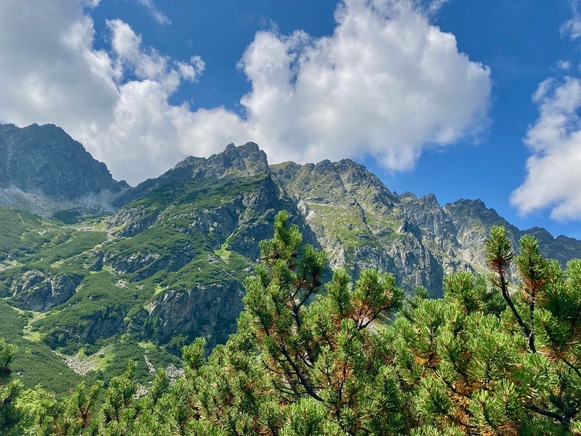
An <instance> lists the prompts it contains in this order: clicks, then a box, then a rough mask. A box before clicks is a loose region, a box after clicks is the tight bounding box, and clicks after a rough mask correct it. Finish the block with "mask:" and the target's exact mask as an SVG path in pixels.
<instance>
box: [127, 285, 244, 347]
mask: <svg viewBox="0 0 581 436" xmlns="http://www.w3.org/2000/svg"><path fill="white" fill-rule="evenodd" d="M242 296H243V291H242V289H241V288H240V283H237V282H227V281H226V282H223V283H214V284H207V285H199V286H197V287H196V288H195V289H190V290H188V291H175V290H168V291H166V292H164V293H163V294H162V295H160V296H159V297H158V298H156V299H154V300H153V301H152V302H151V303H150V304H149V305H148V306H147V307H146V308H145V309H144V310H142V311H141V312H140V313H139V315H138V316H136V317H134V318H133V320H132V323H131V324H130V325H129V327H128V329H129V331H130V332H131V331H138V332H139V333H140V334H143V333H144V332H145V334H148V333H149V335H151V337H152V338H153V339H154V340H156V341H159V342H167V341H168V340H169V339H170V338H172V337H174V336H180V335H181V336H184V337H186V338H187V339H188V341H191V340H193V339H194V338H195V337H196V336H203V337H206V338H208V339H209V341H208V345H209V346H210V347H214V346H216V345H218V344H221V343H224V342H226V340H227V339H228V336H229V335H230V334H232V333H233V332H234V331H235V323H233V322H232V320H235V319H236V318H237V317H238V315H239V314H240V312H241V311H242ZM194 332H195V334H194Z"/></svg>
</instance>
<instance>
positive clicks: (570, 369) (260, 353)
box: [0, 212, 581, 435]
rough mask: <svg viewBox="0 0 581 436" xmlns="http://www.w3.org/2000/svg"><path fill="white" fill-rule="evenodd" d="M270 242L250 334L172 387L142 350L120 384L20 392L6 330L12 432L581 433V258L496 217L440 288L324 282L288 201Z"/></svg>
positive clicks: (376, 276)
mask: <svg viewBox="0 0 581 436" xmlns="http://www.w3.org/2000/svg"><path fill="white" fill-rule="evenodd" d="M260 249H261V253H262V262H261V264H260V265H259V266H258V267H257V269H256V271H255V274H254V275H253V276H251V277H248V278H247V280H246V296H245V298H244V310H243V312H242V313H241V315H240V318H239V321H238V330H237V332H236V333H235V334H233V335H232V336H231V337H230V339H229V340H228V342H227V343H226V344H225V345H220V346H218V347H216V348H215V349H214V350H212V351H211V353H209V355H206V349H205V342H204V340H203V339H198V340H196V341H195V342H194V343H192V344H191V345H188V346H186V347H184V348H183V350H182V358H183V362H184V365H185V373H184V376H183V377H182V378H180V379H178V380H177V381H176V382H175V383H173V384H172V383H170V380H169V378H168V376H167V375H166V373H165V371H164V370H158V373H157V377H156V379H155V381H154V382H153V383H152V385H151V386H149V387H148V389H147V391H146V392H144V393H141V394H140V395H138V394H137V392H138V386H137V385H136V383H135V381H134V377H133V371H134V365H133V364H132V363H131V362H130V363H129V365H128V368H127V371H126V372H125V373H124V374H123V375H121V376H119V377H115V378H114V379H112V380H111V381H110V382H109V383H108V385H107V386H104V385H103V383H97V384H95V385H93V386H90V387H87V386H85V385H84V384H81V385H79V386H78V388H77V390H76V391H75V392H74V393H72V394H71V395H70V396H69V397H68V398H66V399H64V400H57V399H56V398H55V396H54V394H51V393H50V392H47V391H46V390H42V389H40V388H37V389H32V390H24V391H23V390H22V389H21V386H20V385H19V383H18V381H17V380H16V381H15V380H13V377H12V375H11V374H10V371H9V369H8V367H9V364H10V361H11V356H13V355H14V352H15V351H16V350H14V348H13V347H12V348H11V347H10V345H8V344H6V343H5V342H3V341H1V342H0V370H2V373H1V374H0V375H1V377H2V378H0V385H1V386H0V426H1V427H2V431H3V433H6V434H10V432H12V433H14V434H59V435H72V434H115V435H121V434H178V435H179V434H182V435H198V434H199V435H202V434H204V435H207V434H208V435H245V434H264V435H314V434H322V435H360V434H361V435H370V434H371V435H373V434H377V435H389V434H393V435H400V434H414V435H441V434H447V435H459V434H482V435H492V434H498V435H511V434H514V435H518V434H579V433H581V423H580V422H579V419H578V413H579V408H580V406H581V260H574V261H571V262H569V264H568V265H567V267H566V268H565V269H564V270H563V269H561V267H560V266H559V265H558V263H557V262H556V261H552V260H548V259H545V258H544V257H543V256H542V255H541V254H540V251H539V247H538V244H537V242H536V241H535V239H534V238H531V237H528V236H525V237H523V238H522V239H521V241H520V247H519V249H518V250H513V247H512V246H511V243H510V240H509V238H508V236H507V234H506V231H505V229H504V228H501V227H495V228H493V229H492V231H491V232H490V237H489V239H488V241H487V243H486V252H487V255H486V262H487V264H488V266H489V269H490V273H489V274H485V275H478V274H473V273H471V272H458V273H456V274H453V275H450V276H448V277H446V279H445V282H444V290H445V292H444V298H443V299H439V300H430V299H428V298H427V297H426V292H425V290H423V289H418V290H417V291H416V293H415V295H412V296H407V297H404V293H403V291H402V290H401V289H399V288H398V287H397V286H396V283H395V279H394V277H393V276H392V275H390V274H380V273H378V272H377V271H375V270H367V271H364V272H362V273H361V274H360V276H359V277H358V278H357V280H353V279H352V278H351V277H350V276H349V274H348V273H347V272H346V271H345V270H342V269H339V270H337V271H334V273H333V275H332V278H330V279H329V280H328V281H327V282H326V283H325V280H324V277H326V275H325V268H326V257H325V254H324V253H322V252H320V251H317V250H316V249H315V248H314V247H312V246H310V245H304V244H303V243H302V236H301V234H300V231H299V229H298V227H297V226H296V225H290V224H289V215H288V213H286V212H281V213H279V214H278V215H277V217H276V221H275V225H274V236H273V238H272V239H270V240H268V241H263V242H262V243H261V244H260ZM515 251H517V252H518V254H515ZM514 271H516V273H517V276H518V280H512V279H511V277H513V274H512V272H514ZM511 280H512V281H511Z"/></svg>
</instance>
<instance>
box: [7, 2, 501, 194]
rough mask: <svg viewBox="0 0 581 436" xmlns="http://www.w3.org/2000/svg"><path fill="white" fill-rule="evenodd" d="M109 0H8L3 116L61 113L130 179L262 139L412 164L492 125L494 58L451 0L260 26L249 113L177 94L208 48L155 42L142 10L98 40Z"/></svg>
mask: <svg viewBox="0 0 581 436" xmlns="http://www.w3.org/2000/svg"><path fill="white" fill-rule="evenodd" d="M140 2H141V3H142V4H143V5H144V6H146V7H148V8H151V9H150V10H151V12H152V14H153V12H157V13H158V14H159V17H160V18H156V20H158V22H159V23H160V24H166V25H169V19H168V18H167V17H165V15H163V14H162V13H161V12H159V11H158V10H157V9H155V7H154V6H153V3H152V2H151V1H145V0H140ZM98 3H99V2H98V1H94V0H92V1H87V0H84V1H80V0H62V1H61V2H59V3H58V6H55V4H54V3H52V2H45V1H41V0H35V1H31V2H22V1H20V0H5V1H3V2H2V3H0V76H2V78H3V81H4V86H3V87H1V88H0V122H13V123H16V124H18V125H26V124H30V123H32V122H37V123H46V122H51V123H55V124H58V125H60V126H62V127H63V128H64V129H65V130H67V131H68V132H69V133H70V134H71V135H72V136H73V137H75V139H78V140H79V141H81V142H82V143H83V144H84V145H85V146H86V147H87V149H88V150H89V151H90V152H91V153H92V154H93V155H94V156H95V157H96V158H98V159H100V160H102V161H104V162H105V163H107V165H108V166H109V168H110V169H111V171H112V173H113V175H114V176H115V177H116V178H125V179H127V180H128V181H129V182H130V183H137V182H139V181H142V180H143V179H144V178H146V177H154V176H157V175H159V174H160V173H161V172H163V171H164V170H166V169H168V168H169V167H171V166H173V165H174V164H175V163H177V161H178V160H180V159H182V158H183V157H185V156H187V155H190V154H191V155H196V156H207V155H209V154H212V153H216V152H219V151H221V150H223V148H224V147H225V145H226V144H228V143H229V142H234V143H238V144H239V143H244V142H246V141H248V140H253V141H255V142H258V143H259V145H260V146H261V147H262V148H263V149H264V150H265V151H266V152H267V153H268V154H269V158H270V160H271V161H272V162H276V161H282V160H291V159H292V160H295V161H298V162H306V161H319V160H322V159H339V158H343V157H362V156H366V155H367V156H372V157H374V158H376V159H377V160H379V162H380V163H381V164H382V165H384V166H385V167H386V168H389V169H393V170H403V169H409V168H412V167H413V165H414V163H415V161H416V160H417V159H418V157H419V156H420V155H421V153H422V152H423V151H424V150H426V149H427V148H430V147H443V146H446V145H448V144H452V143H454V142H457V141H458V140H460V139H461V138H465V137H471V136H473V135H477V134H478V133H480V132H481V131H482V129H484V128H485V127H486V125H487V119H486V111H487V108H488V105H489V99H490V87H491V84H490V77H489V70H488V69H487V68H486V67H485V66H483V65H481V64H479V63H475V62H472V61H470V60H469V59H468V57H467V56H466V55H465V54H462V53H459V52H458V48H457V46H456V41H455V38H454V36H453V35H451V34H448V33H444V32H442V31H441V30H440V29H438V28H437V27H435V26H433V25H431V24H430V22H429V18H428V17H429V16H430V14H432V13H435V11H436V10H437V9H438V8H439V7H440V6H441V5H442V4H443V3H444V1H442V0H439V1H438V0H436V1H432V2H428V3H423V6H422V7H420V6H419V5H418V4H417V3H415V2H412V1H411V0H410V1H406V0H402V1H395V0H344V1H342V2H340V3H339V5H338V7H337V11H336V15H335V18H336V28H335V31H334V33H333V34H332V35H330V36H328V37H324V38H312V37H310V36H309V35H307V34H306V33H304V32H301V31H297V32H294V33H293V34H291V35H280V34H278V33H277V32H275V31H263V32H259V33H257V34H256V36H255V38H254V40H253V41H252V43H251V44H250V45H249V46H248V47H247V49H246V51H245V52H244V53H243V54H242V58H241V59H240V62H239V68H240V69H241V71H243V72H244V74H245V75H246V76H247V78H248V80H249V82H250V85H251V90H250V91H249V92H248V93H247V94H246V95H243V96H241V100H240V103H241V106H242V108H243V115H240V114H239V113H236V112H234V111H232V110H229V109H227V108H224V107H217V108H192V107H190V106H189V105H188V104H187V103H183V104H180V105H175V104H171V103H170V97H175V96H176V95H177V96H179V88H180V86H181V85H182V84H183V83H184V82H196V81H197V80H198V78H199V77H200V75H201V74H202V73H203V70H204V62H203V60H202V59H200V58H199V57H197V56H195V55H194V54H193V55H192V57H191V58H190V59H188V60H175V59H171V58H169V57H167V56H165V55H163V54H161V53H159V52H157V51H156V50H155V49H154V48H151V47H145V46H144V45H143V44H142V41H141V37H140V35H138V34H136V33H135V32H134V30H133V29H132V28H131V26H130V25H129V24H128V23H125V22H123V21H121V20H118V19H114V20H110V21H108V22H107V29H108V35H106V37H107V40H108V41H109V47H108V48H107V50H97V49H95V45H96V44H95V41H96V38H97V35H95V31H94V27H93V21H92V19H91V16H90V13H91V8H93V7H98ZM154 17H155V14H154ZM163 17H165V20H164V19H163ZM174 100H175V99H174Z"/></svg>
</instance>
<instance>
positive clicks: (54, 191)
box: [0, 124, 128, 215]
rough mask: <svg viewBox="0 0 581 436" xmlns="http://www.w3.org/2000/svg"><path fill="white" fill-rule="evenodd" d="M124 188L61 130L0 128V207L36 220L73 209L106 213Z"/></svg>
mask: <svg viewBox="0 0 581 436" xmlns="http://www.w3.org/2000/svg"><path fill="white" fill-rule="evenodd" d="M126 188H128V185H127V184H126V183H125V182H117V181H116V180H114V179H113V177H112V176H111V173H110V172H109V170H108V169H107V166H106V165H105V164H104V163H102V162H99V161H97V160H95V159H94V158H93V157H92V156H91V154H90V153H89V152H87V151H86V150H85V148H84V147H83V146H82V145H81V144H80V143H79V142H77V141H75V140H74V139H73V138H71V137H70V136H69V135H68V134H67V133H66V132H65V131H64V130H63V129H61V128H60V127H57V126H55V125H53V124H45V125H42V126H39V125H38V124H32V125H30V126H28V127H24V128H19V127H17V126H15V125H13V124H8V125H0V204H6V205H10V206H16V207H20V208H23V209H28V210H30V211H32V212H34V213H37V214H39V215H46V214H47V213H48V214H50V213H52V212H54V211H56V210H58V209H67V208H75V207H83V208H89V209H91V208H93V209H95V210H96V209H99V210H108V209H110V204H109V203H110V201H111V199H112V198H113V197H115V196H116V195H117V194H119V193H120V192H122V191H123V190H124V189H126ZM39 205H41V206H39Z"/></svg>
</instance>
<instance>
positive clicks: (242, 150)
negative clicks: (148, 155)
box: [115, 142, 271, 206]
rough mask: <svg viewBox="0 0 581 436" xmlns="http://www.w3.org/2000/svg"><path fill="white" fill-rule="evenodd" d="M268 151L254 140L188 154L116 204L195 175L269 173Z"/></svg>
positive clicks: (220, 176)
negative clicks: (207, 154) (204, 153)
mask: <svg viewBox="0 0 581 436" xmlns="http://www.w3.org/2000/svg"><path fill="white" fill-rule="evenodd" d="M270 173H271V170H270V167H269V165H268V160H267V157H266V153H265V152H264V151H262V150H261V149H260V148H259V147H258V145H257V144H255V143H254V142H248V143H246V144H244V145H240V146H236V145H234V144H228V146H226V149H225V150H224V151H223V152H221V153H217V154H213V155H212V156H210V157H208V158H205V157H193V156H189V157H187V158H186V159H184V160H183V161H181V162H179V163H178V164H177V165H176V166H175V167H174V168H172V169H170V170H169V171H167V172H165V173H164V174H162V175H161V176H160V177H158V178H156V179H148V180H146V181H145V182H143V183H140V184H139V185H138V186H137V187H136V188H134V189H131V190H130V191H128V192H127V193H125V194H124V195H123V196H121V197H119V199H117V200H116V202H115V205H116V206H123V205H125V204H127V203H129V202H131V201H133V200H135V199H137V198H139V197H141V196H143V195H146V194H147V193H149V192H151V191H153V190H155V189H157V188H160V187H162V186H168V185H171V184H179V183H183V182H187V181H188V180H192V179H205V180H208V181H209V180H219V179H223V178H225V177H253V176H258V175H265V174H270Z"/></svg>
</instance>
